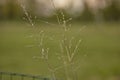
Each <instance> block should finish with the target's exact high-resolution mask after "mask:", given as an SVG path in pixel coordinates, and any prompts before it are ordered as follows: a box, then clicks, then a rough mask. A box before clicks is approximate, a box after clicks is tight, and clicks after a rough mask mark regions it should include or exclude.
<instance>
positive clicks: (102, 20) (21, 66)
mask: <svg viewBox="0 0 120 80" xmlns="http://www.w3.org/2000/svg"><path fill="white" fill-rule="evenodd" d="M78 3H79V4H78ZM54 4H55V7H56V9H54V7H53V5H52V3H51V2H50V1H48V0H20V1H19V0H0V71H5V72H17V73H25V74H32V75H42V76H45V77H49V76H50V74H51V73H50V72H49V71H48V68H47V65H46V63H45V62H43V61H42V60H41V59H34V56H40V48H39V42H40V37H41V34H40V31H44V34H45V38H44V43H43V44H44V47H49V48H50V51H49V54H50V55H49V57H50V59H49V63H50V64H51V65H52V66H53V67H57V66H61V65H60V64H61V62H60V61H59V60H57V57H56V53H60V47H59V41H60V40H61V39H62V34H63V32H64V30H63V29H62V28H61V25H62V22H61V25H58V23H57V19H56V16H55V13H57V15H58V16H59V18H62V14H61V12H63V13H64V15H65V19H69V18H72V21H69V22H68V23H67V26H69V25H72V26H71V27H70V30H69V31H67V34H66V35H67V37H68V38H71V37H75V42H73V46H74V45H75V43H76V41H77V40H78V39H82V43H81V44H80V46H79V50H78V51H77V53H78V54H77V56H75V58H76V60H77V61H78V60H79V62H78V63H76V65H79V66H80V68H79V69H78V70H77V72H76V75H75V77H76V80H120V1H119V0H101V1H99V0H69V1H68V0H61V2H60V1H59V0H54ZM26 12H27V14H28V16H27V15H26ZM29 19H30V20H29ZM31 21H32V22H31ZM32 24H34V26H32ZM76 65H74V66H76ZM56 76H57V79H58V80H65V74H64V69H60V70H58V71H57V72H56Z"/></svg>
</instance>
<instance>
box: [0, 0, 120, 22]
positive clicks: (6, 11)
mask: <svg viewBox="0 0 120 80" xmlns="http://www.w3.org/2000/svg"><path fill="white" fill-rule="evenodd" d="M5 1H6V2H5ZM40 5H43V4H42V3H41V4H40ZM39 8H41V9H37V6H36V2H35V0H28V1H27V6H26V9H27V11H28V13H30V14H31V15H32V16H38V13H37V12H36V11H39V12H40V11H41V12H42V11H43V10H47V9H46V8H45V7H44V6H41V7H39ZM64 12H65V13H66V14H67V15H70V14H68V13H67V12H66V11H65V10H64ZM47 13H48V12H47ZM43 14H45V13H43ZM24 15H25V12H24V11H23V9H22V7H21V6H20V3H19V2H18V1H17V0H1V1H0V20H3V19H18V18H21V17H22V16H24ZM77 15H78V16H77V17H75V19H76V20H81V21H87V20H88V21H91V20H93V21H94V20H96V21H119V20H120V3H118V1H117V0H112V3H111V4H110V5H109V6H107V7H105V8H104V9H99V10H98V11H96V12H95V13H93V12H92V11H91V10H90V9H89V7H88V5H85V9H84V10H83V12H82V13H80V14H77ZM39 16H42V14H39ZM53 17H54V16H53Z"/></svg>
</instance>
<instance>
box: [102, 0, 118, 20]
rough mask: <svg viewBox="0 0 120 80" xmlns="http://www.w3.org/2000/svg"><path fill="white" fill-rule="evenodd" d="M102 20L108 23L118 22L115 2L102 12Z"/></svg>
mask: <svg viewBox="0 0 120 80" xmlns="http://www.w3.org/2000/svg"><path fill="white" fill-rule="evenodd" d="M103 14H104V18H105V20H108V21H118V20H120V8H119V5H117V3H116V2H115V1H113V3H112V4H111V5H110V6H109V7H107V8H105V9H104V10H103Z"/></svg>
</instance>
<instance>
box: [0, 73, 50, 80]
mask: <svg viewBox="0 0 120 80" xmlns="http://www.w3.org/2000/svg"><path fill="white" fill-rule="evenodd" d="M0 80H50V79H49V78H43V77H41V76H34V75H26V74H20V73H11V72H0Z"/></svg>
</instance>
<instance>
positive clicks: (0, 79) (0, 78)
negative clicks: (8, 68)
mask: <svg viewBox="0 0 120 80" xmlns="http://www.w3.org/2000/svg"><path fill="white" fill-rule="evenodd" d="M0 80H2V72H0Z"/></svg>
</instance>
